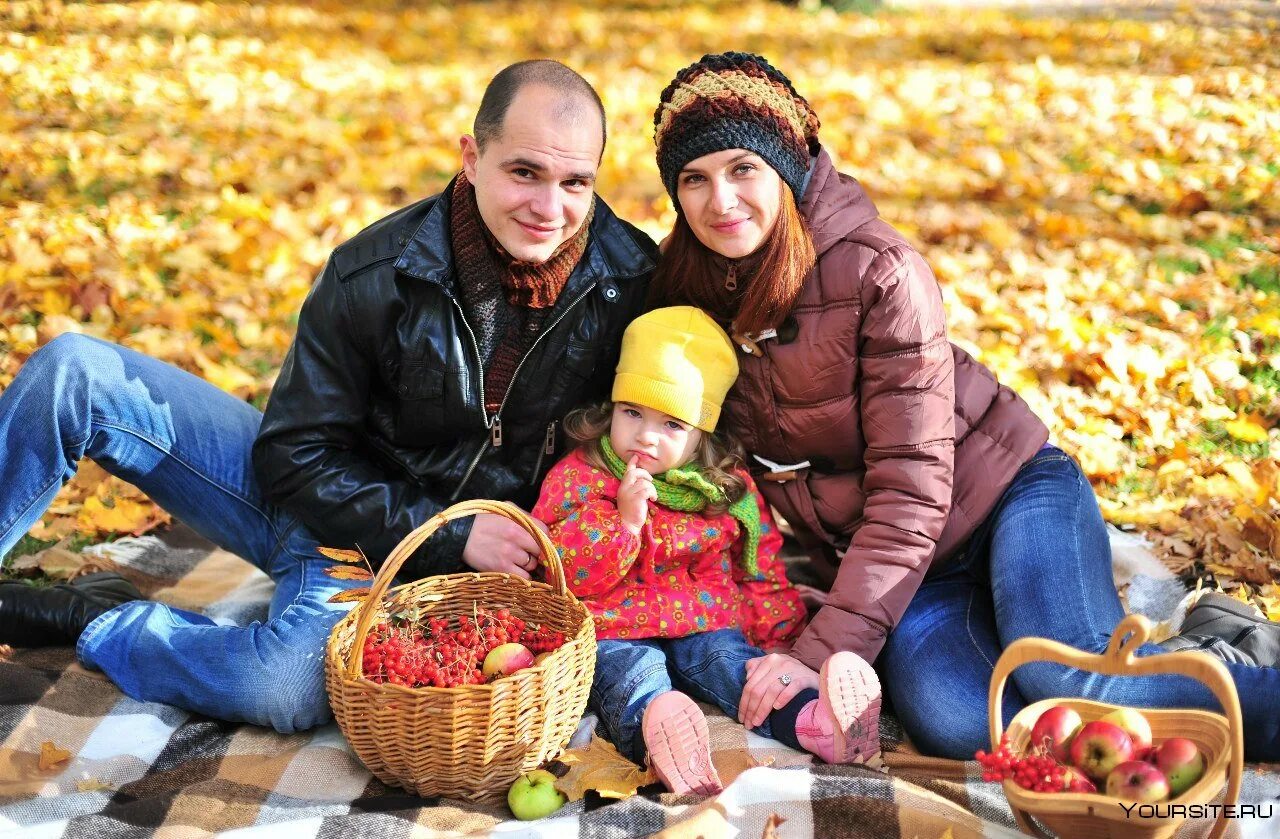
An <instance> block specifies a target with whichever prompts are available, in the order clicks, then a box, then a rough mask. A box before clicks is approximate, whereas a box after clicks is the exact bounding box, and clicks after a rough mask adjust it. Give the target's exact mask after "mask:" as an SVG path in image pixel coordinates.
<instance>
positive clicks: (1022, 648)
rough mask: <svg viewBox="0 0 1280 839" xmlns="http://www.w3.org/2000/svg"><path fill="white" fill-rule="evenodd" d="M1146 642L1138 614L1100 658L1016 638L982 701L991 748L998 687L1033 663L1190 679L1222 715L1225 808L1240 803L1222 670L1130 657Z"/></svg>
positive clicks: (1239, 728) (1234, 732)
mask: <svg viewBox="0 0 1280 839" xmlns="http://www.w3.org/2000/svg"><path fill="white" fill-rule="evenodd" d="M1150 637H1151V621H1149V620H1147V619H1146V618H1145V617H1143V616H1142V615H1126V616H1125V617H1124V620H1122V621H1120V623H1119V624H1117V625H1116V629H1115V632H1113V633H1112V634H1111V642H1110V643H1109V644H1107V650H1106V652H1104V653H1103V654H1102V655H1094V654H1092V653H1086V652H1082V651H1081V650H1077V649H1075V648H1074V647H1068V646H1067V645H1066V644H1061V643H1058V642H1057V641H1050V640H1049V639H1047V638H1019V639H1018V640H1017V641H1014V642H1013V643H1012V644H1010V645H1009V646H1008V647H1007V648H1005V651H1004V653H1003V654H1001V656H1000V658H999V660H998V661H996V667H995V672H993V673H992V674H991V691H990V694H989V695H988V697H987V708H988V716H989V720H990V723H991V747H992V748H995V746H996V744H997V743H999V742H1000V738H1001V737H1002V736H1004V720H1003V719H1002V715H1001V707H1002V706H1001V701H1002V700H1003V699H1004V683H1005V681H1006V680H1007V679H1008V678H1009V674H1010V673H1012V672H1013V671H1014V670H1016V669H1017V668H1018V667H1021V666H1022V665H1024V664H1028V663H1030V662H1033V661H1052V662H1054V663H1056V664H1064V665H1066V666H1067V667H1075V668H1077V669H1079V670H1088V671H1089V672H1091V673H1101V674H1103V675H1107V676H1150V675H1155V674H1160V673H1173V674H1177V675H1181V676H1190V677H1191V678H1193V679H1196V680H1198V681H1200V682H1201V683H1203V684H1204V685H1205V686H1207V687H1208V688H1209V690H1211V691H1213V695H1214V696H1215V697H1217V699H1218V702H1220V703H1221V704H1222V709H1223V711H1225V712H1226V716H1227V724H1228V726H1229V727H1230V731H1231V766H1230V769H1229V770H1228V775H1227V797H1226V799H1225V803H1227V804H1235V803H1236V802H1237V801H1239V799H1240V776H1241V774H1242V773H1243V772H1244V724H1243V722H1242V721H1241V716H1240V696H1239V694H1238V693H1236V685H1235V682H1234V681H1232V679H1231V674H1230V673H1229V672H1228V671H1227V668H1226V667H1225V666H1224V665H1223V664H1222V662H1220V661H1218V660H1217V659H1216V658H1213V657H1212V656H1210V655H1208V654H1207V653H1198V652H1192V651H1183V652H1176V653H1164V654H1162V655H1153V656H1147V657H1145V658H1136V657H1135V656H1134V652H1135V651H1136V650H1137V649H1138V648H1139V647H1141V646H1142V645H1143V644H1145V643H1146V642H1147V639H1148V638H1150ZM1226 827H1227V822H1226V816H1225V811H1224V814H1223V815H1219V816H1218V822H1217V824H1215V825H1214V828H1213V832H1212V833H1210V834H1209V836H1210V839H1219V837H1221V836H1222V833H1223V831H1225V830H1226Z"/></svg>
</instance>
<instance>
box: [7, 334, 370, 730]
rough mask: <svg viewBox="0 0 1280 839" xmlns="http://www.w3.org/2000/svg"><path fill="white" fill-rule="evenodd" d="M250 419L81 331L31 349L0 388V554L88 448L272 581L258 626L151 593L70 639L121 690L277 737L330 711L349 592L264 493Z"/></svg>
mask: <svg viewBox="0 0 1280 839" xmlns="http://www.w3.org/2000/svg"><path fill="white" fill-rule="evenodd" d="M261 420H262V415H261V414H260V413H259V412H258V411H257V410H255V409H254V408H253V407H252V406H251V405H248V404H246V403H245V402H243V401H241V400H239V399H236V398H235V397H233V396H231V395H229V394H227V393H224V392H223V391H221V390H219V389H218V388H216V387H214V386H213V385H211V384H209V383H208V382H205V381H203V380H202V379H199V378H197V377H196V376H193V375H191V374H189V373H186V372H184V371H182V370H179V369H178V368H176V367H172V366H170V365H168V364H165V363H163V362H161V361H158V360H156V359H154V358H150V357H148V356H146V355H142V354H141V353H137V352H134V351H132V350H129V349H126V348H124V347H120V346H117V345H114V344H109V343H106V342H103V341H99V340H96V339H93V338H86V337H84V336H81V335H75V334H67V335H63V336H61V337H59V338H57V339H55V340H53V341H52V342H50V343H49V344H48V345H47V346H45V347H43V348H41V349H40V350H39V351H38V352H36V353H35V354H34V355H33V356H32V357H31V358H30V359H29V360H28V361H27V363H26V364H25V365H24V366H23V367H22V369H21V370H20V371H19V373H18V375H17V377H16V378H15V379H14V380H13V383H12V384H10V385H9V387H8V388H7V389H6V390H5V391H4V393H2V394H0V481H2V482H3V483H2V484H0V485H2V486H3V490H0V558H2V557H4V556H5V554H7V553H8V552H9V550H10V549H11V548H12V547H13V546H14V544H16V543H17V541H18V540H19V539H20V538H22V536H23V534H25V533H26V532H27V531H28V530H29V529H30V528H31V527H32V525H34V524H35V522H36V521H37V520H38V519H39V518H40V516H41V515H42V514H43V513H44V511H45V509H46V508H47V507H48V506H49V503H50V502H51V501H52V500H53V497H54V495H55V494H56V493H57V492H58V488H59V487H61V486H62V484H63V483H64V482H66V481H67V480H69V479H70V478H71V477H72V476H73V475H74V474H75V470H76V464H77V462H78V461H79V460H80V458H81V457H83V456H87V457H90V458H92V459H93V460H94V461H95V462H97V463H98V464H99V465H101V466H102V467H103V468H105V469H106V470H107V471H108V472H110V473H111V474H113V475H117V476H119V477H120V478H123V479H124V480H126V481H129V482H130V483H132V484H134V485H136V486H138V487H139V488H140V489H142V490H143V491H144V492H146V493H147V495H149V496H150V497H151V498H152V499H153V500H154V501H156V502H157V503H158V504H160V506H162V507H164V509H166V510H168V511H169V512H170V513H172V514H173V515H175V516H177V517H178V518H180V519H181V520H182V521H184V522H185V523H186V524H188V525H190V526H191V527H192V528H193V529H194V530H196V531H197V532H199V533H200V534H201V535H203V536H205V537H206V538H208V539H210V540H212V541H213V542H216V543H217V544H218V545H219V546H221V547H222V548H225V549H226V550H228V551H230V552H232V553H234V554H236V555H238V556H241V557H243V558H244V559H246V560H248V561H249V562H251V563H253V564H254V565H256V566H257V567H258V568H260V569H262V570H263V571H264V572H266V574H267V575H269V576H270V577H271V579H272V580H274V581H275V584H276V589H275V594H274V596H273V598H272V601H271V606H270V611H269V615H268V619H267V621H266V622H265V623H259V622H254V623H253V624H251V625H249V626H219V625H217V624H215V623H214V622H213V621H211V620H209V619H208V618H206V617H204V616H202V615H199V614H196V613H193V612H188V611H184V610H181V609H175V608H172V607H170V606H165V605H163V604H161V603H155V602H151V601H136V602H133V603H126V604H124V605H122V606H119V607H117V608H115V609H112V610H111V611H109V612H107V613H106V614H104V615H103V616H101V617H100V618H98V619H97V620H95V621H93V622H92V623H91V624H89V626H88V628H87V629H86V630H85V631H84V633H83V634H81V636H80V641H79V643H78V644H77V645H76V655H77V656H78V657H79V659H80V661H81V663H83V664H84V665H85V666H87V667H91V668H95V669H99V670H102V671H104V672H105V673H106V674H107V675H108V676H110V677H111V679H112V680H113V681H114V682H115V683H116V684H117V685H119V686H120V689H121V690H122V691H124V692H125V693H127V694H128V695H129V696H132V697H134V698H135V699H140V700H145V701H152V702H165V703H168V704H171V705H177V706H179V707H182V708H186V709H188V710H191V711H197V712H199V713H202V714H206V715H208V716H211V717H218V718H221V719H226V720H235V721H244V722H251V723H256V724H258V725H268V726H271V727H273V728H275V729H276V730H278V731H282V732H290V731H296V730H299V729H305V728H309V727H311V726H314V725H317V724H319V723H322V722H325V721H326V720H327V719H329V716H330V714H329V704H328V700H327V698H326V695H325V688H324V649H325V642H326V639H327V638H328V637H329V630H330V629H331V628H332V627H333V625H334V624H335V623H336V622H337V621H338V620H339V619H340V618H341V617H342V616H343V614H344V613H345V611H346V610H347V609H349V608H350V607H349V606H334V605H331V604H329V603H328V602H327V601H328V599H329V597H330V596H332V595H333V594H335V593H337V592H338V591H340V590H342V589H344V588H351V587H353V586H356V585H360V583H359V582H355V583H352V582H343V581H339V580H334V579H332V578H330V577H328V576H326V575H325V574H324V573H323V571H324V569H325V568H326V567H327V566H329V565H332V564H333V563H332V562H331V561H330V560H327V559H324V558H323V557H321V556H319V555H318V554H317V553H316V552H315V548H316V546H317V542H316V540H315V539H314V538H313V537H312V536H311V534H310V533H308V532H307V530H306V528H304V527H303V526H302V525H300V524H299V523H298V521H297V519H296V518H294V517H293V516H292V515H289V514H288V513H285V512H284V511H282V510H280V509H278V508H276V507H273V506H272V505H270V504H268V503H266V502H265V501H264V500H263V499H262V494H261V492H260V491H259V488H258V482H257V480H256V478H255V477H254V472H253V465H252V463H251V462H250V449H251V447H252V445H253V441H254V437H255V436H256V435H257V433H258V426H259V424H260V423H261Z"/></svg>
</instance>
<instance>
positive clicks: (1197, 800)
mask: <svg viewBox="0 0 1280 839" xmlns="http://www.w3.org/2000/svg"><path fill="white" fill-rule="evenodd" d="M1150 636H1151V623H1150V621H1148V620H1147V619H1146V618H1144V617H1143V616H1141V615H1127V616H1126V617H1125V618H1124V620H1122V621H1120V623H1119V625H1117V626H1116V630H1115V633H1114V634H1113V635H1112V636H1111V643H1110V644H1109V645H1108V646H1107V650H1106V652H1104V653H1103V654H1102V655H1093V654H1091V653H1086V652H1082V651H1080V650H1077V649H1075V648H1073V647H1068V646H1067V645H1066V644H1060V643H1058V642H1057V641H1050V640H1048V639H1045V638H1022V639H1019V640H1017V641H1014V642H1013V643H1012V644H1010V645H1009V646H1008V648H1007V649H1006V650H1005V651H1004V654H1003V655H1001V656H1000V660H999V661H997V662H996V667H995V672H994V673H992V675H991V691H990V695H989V696H988V702H989V705H988V708H989V709H990V711H989V713H990V724H991V742H992V748H995V747H996V745H997V744H999V742H1000V739H1001V737H1002V736H1003V734H1004V730H1003V721H1002V720H1001V713H1000V708H1001V704H1000V703H1001V700H1002V699H1003V697H1004V683H1005V681H1006V680H1007V679H1008V678H1009V674H1010V673H1012V672H1013V671H1014V670H1015V669H1017V668H1018V667H1020V666H1021V665H1023V664H1028V663H1030V662H1033V661H1050V662H1054V663H1056V664H1063V665H1066V666H1067V667H1075V668H1077V669H1080V670H1088V671H1090V672H1092V673H1101V674H1104V675H1110V676H1151V675H1156V674H1163V673H1174V674H1178V675H1183V676H1190V677H1191V678H1194V679H1197V680H1199V681H1200V682H1203V683H1204V684H1205V685H1206V686H1208V688H1209V689H1210V690H1212V691H1213V695H1214V696H1215V697H1217V699H1218V702H1219V703H1221V705H1222V707H1223V709H1224V710H1225V711H1226V716H1225V717H1224V716H1223V715H1222V714H1217V713H1212V712H1209V711H1200V710H1192V709H1184V708H1176V709H1170V708H1139V709H1137V710H1139V711H1141V712H1142V715H1143V716H1144V717H1146V718H1147V721H1148V722H1150V723H1151V732H1152V736H1153V739H1154V741H1156V742H1159V741H1161V740H1164V739H1167V738H1169V737H1185V738H1187V739H1188V740H1191V741H1192V742H1193V743H1195V744H1196V746H1197V747H1198V748H1199V749H1200V751H1201V752H1202V753H1203V754H1204V758H1205V770H1204V774H1203V775H1201V777H1200V780H1198V781H1196V782H1195V784H1193V785H1192V786H1191V787H1190V788H1189V789H1187V790H1186V791H1185V792H1183V793H1182V794H1181V795H1179V796H1178V797H1177V798H1176V799H1173V800H1172V801H1171V802H1162V803H1161V804H1160V805H1158V806H1156V807H1146V806H1144V807H1140V808H1139V807H1130V809H1129V810H1127V811H1126V809H1125V807H1123V806H1121V802H1120V801H1119V800H1118V799H1116V798H1112V797H1111V796H1107V795H1102V794H1100V793H1079V792H1054V793H1044V792H1032V791H1030V790H1027V789H1023V788H1022V787H1020V786H1018V785H1017V784H1016V783H1014V781H1013V780H1012V779H1010V780H1006V781H1004V794H1005V797H1006V798H1008V799H1009V806H1010V807H1011V808H1012V809H1013V815H1014V818H1015V819H1017V822H1018V827H1020V828H1021V829H1022V830H1023V832H1025V833H1028V834H1030V835H1032V836H1044V835H1046V834H1045V833H1044V831H1043V830H1041V829H1040V828H1039V826H1038V825H1036V824H1035V823H1034V822H1033V821H1032V819H1031V817H1032V816H1034V817H1035V818H1036V820H1038V821H1040V822H1041V823H1043V824H1044V825H1045V826H1047V827H1049V828H1050V829H1051V830H1053V831H1054V832H1056V833H1057V834H1058V835H1060V836H1070V837H1075V836H1088V837H1091V839H1092V838H1093V837H1098V839H1104V837H1114V839H1121V837H1123V839H1134V837H1137V838H1138V839H1144V837H1145V838H1146V839H1163V838H1164V837H1168V836H1172V835H1173V833H1174V831H1175V830H1177V829H1178V826H1179V825H1180V824H1181V823H1182V821H1183V820H1184V819H1185V818H1186V816H1185V815H1182V814H1180V813H1179V810H1180V809H1181V808H1177V807H1175V808H1172V809H1171V808H1169V807H1168V806H1166V805H1167V804H1169V803H1172V804H1175V805H1176V804H1186V805H1191V804H1206V803H1208V802H1210V801H1212V800H1213V799H1214V798H1215V797H1216V796H1217V795H1218V792H1219V790H1221V789H1222V781H1223V778H1224V777H1227V779H1228V783H1227V796H1226V799H1225V802H1224V803H1226V804H1231V805H1234V804H1235V803H1236V802H1237V801H1238V800H1239V797H1240V773H1241V772H1242V771H1243V768H1244V727H1243V725H1242V723H1241V719H1240V697H1239V695H1238V694H1237V693H1236V687H1235V683H1234V682H1233V681H1232V679H1231V674H1230V673H1228V672H1227V668H1226V667H1224V666H1223V664H1222V662H1220V661H1218V660H1217V659H1215V658H1213V657H1211V656H1209V655H1208V654H1206V653H1199V652H1191V651H1187V652H1176V653H1164V654H1162V655H1154V656H1147V657H1145V658H1137V657H1135V656H1134V651H1135V650H1137V649H1138V648H1139V647H1141V646H1142V645H1143V644H1144V643H1146V641H1147V639H1148V638H1149V637H1150ZM1055 705H1062V706H1066V707H1068V708H1073V709H1075V711H1076V713H1078V714H1080V717H1081V718H1082V719H1083V720H1084V721H1085V722H1086V723H1088V722H1092V721H1093V720H1096V719H1100V718H1101V717H1103V716H1105V715H1106V714H1109V713H1110V712H1112V711H1114V710H1116V709H1117V708H1118V706H1116V705H1110V704H1107V703H1105V702H1093V701H1090V700H1088V699H1069V698H1064V699H1045V700H1042V701H1040V702H1036V703H1033V704H1031V705H1028V706H1027V707H1025V708H1023V709H1022V710H1021V711H1019V712H1018V714H1017V716H1015V717H1014V718H1013V720H1012V721H1011V722H1010V723H1009V731H1008V735H1009V750H1010V751H1011V752H1013V753H1014V754H1015V755H1017V754H1025V753H1026V751H1027V747H1028V744H1029V742H1030V739H1031V728H1032V726H1034V725H1035V723H1036V720H1037V719H1039V718H1040V715H1041V714H1042V713H1043V712H1045V711H1047V710H1048V709H1050V708H1052V707H1053V706H1055ZM1125 803H1127V804H1132V802H1125ZM1183 812H1185V811H1183ZM1144 813H1145V815H1144ZM1225 829H1226V815H1225V810H1220V811H1219V816H1218V821H1217V824H1215V825H1214V827H1213V832H1212V833H1211V834H1210V837H1211V839H1220V837H1221V836H1222V833H1223V831H1224V830H1225Z"/></svg>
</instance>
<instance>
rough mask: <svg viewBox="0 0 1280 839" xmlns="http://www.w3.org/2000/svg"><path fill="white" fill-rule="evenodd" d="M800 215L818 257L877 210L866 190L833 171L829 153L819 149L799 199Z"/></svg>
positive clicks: (862, 223)
mask: <svg viewBox="0 0 1280 839" xmlns="http://www.w3.org/2000/svg"><path fill="white" fill-rule="evenodd" d="M800 215H802V216H804V219H805V221H807V222H808V223H809V233H810V235H812V236H813V248H814V250H815V251H816V252H817V255H818V256H821V255H822V254H823V252H824V251H826V250H827V249H828V248H830V247H831V246H832V245H834V244H835V243H836V242H838V241H840V240H841V239H843V238H844V237H845V235H846V234H848V232H849V231H850V230H855V229H857V228H859V227H861V226H862V225H864V224H866V223H867V222H869V221H873V220H875V219H877V218H879V216H880V213H879V211H877V210H876V205H875V203H874V202H872V200H871V197H870V196H869V195H867V192H866V190H864V189H863V188H862V185H861V184H859V183H858V182H857V181H856V180H855V179H853V178H851V177H850V176H848V175H842V174H841V173H839V172H837V171H836V167H835V164H834V163H833V162H832V161H831V155H829V154H827V150H826V149H819V151H818V156H817V158H815V160H814V162H813V169H812V175H811V176H810V179H809V186H808V188H807V189H805V193H804V198H803V200H801V202H800Z"/></svg>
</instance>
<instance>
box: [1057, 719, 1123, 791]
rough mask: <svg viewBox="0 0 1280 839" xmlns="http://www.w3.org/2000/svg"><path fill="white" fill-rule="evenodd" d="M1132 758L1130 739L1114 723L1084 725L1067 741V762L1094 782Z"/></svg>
mask: <svg viewBox="0 0 1280 839" xmlns="http://www.w3.org/2000/svg"><path fill="white" fill-rule="evenodd" d="M1132 759H1133V739H1132V738H1130V737H1129V735H1128V734H1127V733H1126V732H1125V730H1124V729H1123V728H1121V727H1120V726H1118V725H1116V724H1114V723H1109V722H1103V721H1102V720H1094V721H1093V722H1090V723H1085V724H1084V727H1083V728H1081V729H1080V731H1078V732H1077V733H1076V736H1075V739H1074V740H1072V741H1071V762H1072V763H1074V764H1075V765H1076V768H1078V769H1082V770H1084V773H1085V774H1086V775H1088V776H1089V777H1090V778H1092V779H1093V780H1094V781H1101V780H1104V779H1105V778H1106V777H1107V774H1108V773H1110V772H1111V770H1112V769H1115V768H1116V767H1117V766H1119V765H1120V764H1122V763H1124V762H1125V761H1127V760H1132Z"/></svg>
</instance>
